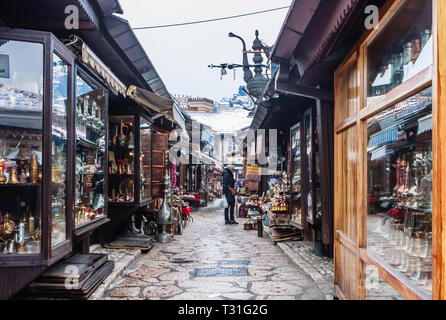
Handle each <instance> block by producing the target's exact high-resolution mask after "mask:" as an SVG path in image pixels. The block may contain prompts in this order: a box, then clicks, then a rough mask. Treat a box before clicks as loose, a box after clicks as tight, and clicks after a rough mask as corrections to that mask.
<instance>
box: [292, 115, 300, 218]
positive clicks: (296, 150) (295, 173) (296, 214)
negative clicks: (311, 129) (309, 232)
mask: <svg viewBox="0 0 446 320" xmlns="http://www.w3.org/2000/svg"><path fill="white" fill-rule="evenodd" d="M300 129H301V127H300V123H298V124H297V125H295V126H294V127H293V128H292V129H291V172H290V176H291V200H292V209H291V210H292V212H291V213H292V216H291V220H292V221H294V222H296V223H298V224H301V222H302V215H301V214H302V209H301V208H302V207H301V202H300V200H301V192H302V190H301V187H302V180H301V179H302V178H301V154H300V150H301V149H300V147H301V139H300Z"/></svg>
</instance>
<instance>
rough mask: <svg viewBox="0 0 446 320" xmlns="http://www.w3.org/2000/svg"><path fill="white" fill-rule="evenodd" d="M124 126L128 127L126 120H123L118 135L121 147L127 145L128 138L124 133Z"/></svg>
mask: <svg viewBox="0 0 446 320" xmlns="http://www.w3.org/2000/svg"><path fill="white" fill-rule="evenodd" d="M124 127H126V128H127V126H126V125H125V124H124V121H123V120H121V126H120V130H119V136H118V143H119V145H120V146H121V147H124V146H125V142H126V140H127V138H126V136H125V134H124Z"/></svg>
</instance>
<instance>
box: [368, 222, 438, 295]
mask: <svg viewBox="0 0 446 320" xmlns="http://www.w3.org/2000/svg"><path fill="white" fill-rule="evenodd" d="M367 224H368V231H367V243H368V246H367V251H368V252H370V253H371V254H372V255H375V256H377V257H379V258H380V259H381V260H382V261H383V262H384V263H385V264H386V265H387V266H388V267H390V268H391V269H393V270H394V271H396V272H397V273H399V274H401V275H402V276H403V277H404V278H406V279H407V280H408V281H410V282H411V283H413V284H414V285H416V286H418V287H421V288H422V289H424V290H425V291H428V292H430V291H431V290H432V282H431V281H432V232H431V231H429V232H425V231H414V230H415V228H412V227H403V226H402V225H403V223H402V222H401V220H399V219H389V218H387V219H386V218H383V219H379V217H374V218H372V219H369V220H368V222H367Z"/></svg>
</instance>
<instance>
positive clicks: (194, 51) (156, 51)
mask: <svg viewBox="0 0 446 320" xmlns="http://www.w3.org/2000/svg"><path fill="white" fill-rule="evenodd" d="M119 2H120V3H121V6H122V8H123V10H124V15H123V18H124V19H127V20H128V21H129V23H130V25H131V26H132V27H141V26H153V25H164V24H172V23H182V22H189V21H196V20H204V19H212V18H220V17H225V16H231V15H238V14H244V13H248V12H254V11H261V10H267V9H272V8H277V7H283V6H288V5H290V4H291V0H274V1H270V0H224V1H223V0H157V1H152V0H120V1H119ZM286 13H287V9H283V10H279V11H273V12H268V13H263V14H258V15H253V16H247V17H241V18H235V19H230V20H223V21H216V22H208V23H202V24H196V25H188V26H180V27H171V28H161V29H147V30H135V34H136V36H137V37H138V39H139V41H140V42H141V45H142V46H143V47H144V49H145V50H146V52H147V54H148V56H149V58H150V60H151V61H152V63H153V64H154V66H155V68H156V70H157V72H158V74H159V75H160V77H161V79H162V80H163V81H164V84H165V85H166V87H167V90H169V92H170V93H171V94H189V95H192V96H201V97H207V98H210V99H213V100H218V99H220V98H221V97H230V96H232V94H233V93H235V92H237V90H238V87H239V86H240V85H242V84H245V83H244V81H243V74H242V70H241V69H240V70H237V74H236V80H234V74H233V72H232V71H230V72H228V74H227V75H226V76H225V77H223V80H220V70H219V69H212V70H211V69H209V68H208V67H207V66H208V65H209V64H220V63H239V64H241V63H242V53H241V50H242V44H241V42H240V40H238V39H236V38H229V37H228V33H229V32H233V33H235V34H237V35H240V36H241V37H242V38H244V39H245V41H246V45H247V46H248V49H251V46H252V41H253V40H254V38H255V36H254V32H255V30H256V29H258V30H259V32H260V36H259V38H260V39H261V40H262V41H263V42H265V43H266V44H268V45H269V46H271V45H273V44H274V41H275V40H276V38H277V35H278V33H279V31H280V28H281V26H282V23H283V21H284V19H285V16H286ZM249 59H250V62H252V61H251V59H252V54H251V55H249ZM264 62H265V61H264Z"/></svg>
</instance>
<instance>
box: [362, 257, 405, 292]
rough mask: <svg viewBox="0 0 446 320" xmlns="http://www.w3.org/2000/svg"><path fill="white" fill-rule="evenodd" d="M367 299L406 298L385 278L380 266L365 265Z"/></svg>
mask: <svg viewBox="0 0 446 320" xmlns="http://www.w3.org/2000/svg"><path fill="white" fill-rule="evenodd" d="M364 276H365V289H366V300H404V298H403V297H402V296H401V295H400V294H399V293H398V292H397V291H396V290H395V289H394V288H393V287H392V286H391V285H390V284H388V283H387V282H386V281H385V280H384V279H383V278H381V277H380V276H379V273H378V268H376V267H375V266H372V265H366V267H365V273H364Z"/></svg>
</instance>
